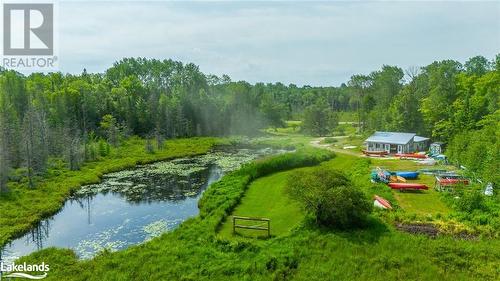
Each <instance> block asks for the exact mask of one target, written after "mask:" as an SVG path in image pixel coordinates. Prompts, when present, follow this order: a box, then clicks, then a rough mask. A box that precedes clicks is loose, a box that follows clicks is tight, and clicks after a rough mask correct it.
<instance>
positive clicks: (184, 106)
mask: <svg viewBox="0 0 500 281" xmlns="http://www.w3.org/2000/svg"><path fill="white" fill-rule="evenodd" d="M499 94H500V55H497V57H496V58H495V59H494V60H493V61H489V60H488V59H486V58H484V57H482V56H477V57H473V58H471V59H469V60H468V61H466V62H465V63H464V64H461V63H459V62H457V61H453V60H444V61H438V62H433V63H432V64H430V65H428V66H425V67H421V68H412V69H408V70H405V71H404V70H402V69H401V68H399V67H396V66H387V65H384V66H383V67H382V69H380V70H377V71H374V72H372V73H370V74H368V75H354V76H352V77H351V79H350V80H349V81H347V82H346V83H345V84H342V85H341V86H339V87H310V86H303V87H298V86H296V85H293V84H291V85H288V86H286V85H283V84H281V83H275V84H264V83H257V84H254V85H252V84H249V83H247V82H244V81H238V82H234V81H231V79H230V78H229V77H228V76H226V75H223V76H222V77H217V76H214V75H206V74H204V73H202V72H201V71H200V70H199V68H198V67H197V66H196V65H194V64H183V63H180V62H175V61H172V60H163V61H160V60H153V59H143V58H138V59H135V58H128V59H123V60H121V61H119V62H117V63H115V64H114V65H113V66H112V67H111V68H109V69H108V70H107V71H106V72H105V73H103V74H90V73H87V72H86V71H85V70H84V71H83V73H82V74H80V75H71V74H62V73H50V74H40V73H35V74H31V75H29V76H24V75H22V74H20V73H17V72H14V71H10V70H1V71H0V189H1V190H7V189H6V185H5V183H6V182H7V181H8V180H9V179H10V178H13V177H18V176H19V175H22V176H26V177H27V178H28V179H29V182H30V185H31V186H32V187H34V186H35V184H34V183H33V182H32V180H31V179H32V178H33V177H34V176H35V175H42V174H43V173H44V172H45V171H46V170H47V167H48V166H49V165H51V163H53V162H54V161H61V160H63V161H64V163H66V165H67V166H68V168H70V169H73V170H76V169H79V167H80V166H81V164H82V163H83V162H85V161H93V160H95V159H98V158H99V157H100V156H105V155H106V154H107V153H109V150H110V147H113V146H119V145H120V141H121V140H123V139H124V138H126V137H128V136H131V135H139V136H141V137H144V138H148V139H150V140H151V142H152V143H155V145H157V146H162V143H163V140H164V139H168V138H181V137H192V136H224V135H253V134H256V133H258V132H259V129H261V128H267V127H280V126H283V124H284V121H285V120H302V121H303V125H302V128H301V129H302V130H303V131H304V132H305V133H308V134H311V135H328V134H330V133H332V132H333V131H334V130H335V128H336V126H337V124H338V120H339V118H338V116H339V115H338V113H339V112H353V113H355V116H356V117H357V120H356V121H357V122H358V123H359V124H358V126H359V129H360V132H361V133H370V132H371V131H374V130H391V131H406V132H415V133H418V134H420V135H424V136H429V137H432V139H433V140H436V141H443V142H445V143H446V144H447V154H448V156H449V157H450V159H451V160H452V161H453V162H454V163H456V164H461V165H463V166H465V167H467V169H469V170H470V171H471V172H473V173H476V174H477V176H478V177H481V178H483V179H484V180H487V181H491V182H495V183H497V184H498V183H499V182H500V179H499V175H498V173H492V172H491V171H498V170H499V167H498V165H499V164H498V159H499V145H498V144H499V138H500V128H499V123H500V122H499V121H500V112H499V110H498V108H499V100H498V96H499Z"/></svg>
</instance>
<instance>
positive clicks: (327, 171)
mask: <svg viewBox="0 0 500 281" xmlns="http://www.w3.org/2000/svg"><path fill="white" fill-rule="evenodd" d="M287 192H288V193H289V194H290V196H291V197H292V198H293V199H295V200H297V201H299V202H300V203H301V204H302V205H303V206H304V208H305V210H306V212H308V213H309V214H311V215H313V216H314V217H315V219H316V223H317V224H319V225H323V226H333V227H337V228H341V229H345V228H353V227H356V226H360V225H361V224H362V223H363V222H364V221H365V218H366V216H367V215H368V214H369V213H370V212H371V204H370V202H369V201H368V200H367V198H366V197H365V194H364V193H363V192H362V191H361V190H360V189H359V188H357V187H355V186H354V185H353V183H352V182H351V181H350V180H349V179H348V178H347V177H346V176H345V175H344V174H343V173H342V172H340V171H338V170H334V169H331V168H326V167H318V168H315V169H312V170H309V171H298V172H297V173H294V174H293V175H291V176H290V177H289V179H288V185H287Z"/></svg>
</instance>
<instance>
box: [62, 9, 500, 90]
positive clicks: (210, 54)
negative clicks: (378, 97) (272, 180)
mask: <svg viewBox="0 0 500 281" xmlns="http://www.w3.org/2000/svg"><path fill="white" fill-rule="evenodd" d="M56 20H58V23H59V48H60V49H59V63H60V71H62V72H68V73H81V71H82V70H83V68H86V69H87V71H88V72H103V71H105V70H106V69H107V68H109V67H110V66H111V65H112V64H113V62H115V61H117V60H120V59H121V58H124V57H146V58H157V59H168V58H171V59H174V60H178V61H182V62H184V63H188V62H192V63H195V64H197V65H199V67H200V69H201V71H203V72H204V73H208V74H216V75H222V74H227V75H229V76H230V77H231V78H232V80H246V81H248V82H251V83H255V82H282V83H285V84H289V83H293V84H296V85H299V86H301V85H311V86H338V85H340V84H341V83H343V82H347V81H348V80H349V77H351V76H352V75H353V74H368V73H370V72H371V71H375V70H378V69H380V68H381V67H382V65H384V64H387V65H397V66H399V67H401V68H403V69H407V68H409V67H415V66H424V65H427V64H429V63H432V62H433V61H435V60H443V59H454V60H458V61H460V62H464V61H466V60H467V59H468V58H470V57H472V56H476V55H483V56H485V57H487V58H488V59H493V58H494V57H495V55H496V54H498V53H500V1H491V2H481V1H474V2H463V1H462V2H455V1H454V2H451V1H447V2H430V1H426V2H424V1H419V2H387V1H384V2H338V1H336V2H333V1H332V2H315V1H306V2H293V1H250V2H246V1H233V2H229V1H222V2H210V1H196V2H187V1H182V2H181V1H155V2H147V1H132V2H121V1H112V2H101V1H85V2H79V1H68V0H66V1H65V0H60V2H59V15H58V18H57V19H56Z"/></svg>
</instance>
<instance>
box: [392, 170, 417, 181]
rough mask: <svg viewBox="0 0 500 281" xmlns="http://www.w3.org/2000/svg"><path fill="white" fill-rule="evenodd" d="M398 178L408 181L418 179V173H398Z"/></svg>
mask: <svg viewBox="0 0 500 281" xmlns="http://www.w3.org/2000/svg"><path fill="white" fill-rule="evenodd" d="M396 176H400V177H403V178H405V179H407V180H412V179H416V178H418V172H396Z"/></svg>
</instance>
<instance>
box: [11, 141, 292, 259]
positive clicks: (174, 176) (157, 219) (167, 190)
mask: <svg viewBox="0 0 500 281" xmlns="http://www.w3.org/2000/svg"><path fill="white" fill-rule="evenodd" d="M279 152H282V151H277V150H272V149H265V150H261V149H259V150H253V149H229V150H217V151H212V152H209V153H207V154H203V155H198V156H194V157H184V158H179V159H174V160H170V161H162V162H157V163H153V164H148V165H140V166H138V167H136V168H135V169H128V170H124V171H118V172H113V173H109V174H106V175H104V176H103V177H102V182H101V183H98V184H91V185H86V186H83V187H82V188H81V189H79V190H78V191H76V192H75V193H74V194H73V195H72V196H71V198H70V201H69V203H68V204H69V206H68V208H69V209H68V208H66V207H65V208H63V210H62V212H61V213H62V214H64V215H63V216H62V218H61V219H57V217H56V220H57V222H58V225H59V228H57V227H56V228H54V229H53V230H52V229H51V228H50V227H47V229H46V231H40V233H42V234H43V233H47V234H49V233H51V232H52V234H54V232H57V233H56V234H55V236H56V237H58V239H54V235H53V236H52V240H51V242H49V245H45V244H46V243H44V242H45V241H47V237H48V236H47V235H46V236H47V237H45V236H43V237H42V236H40V235H39V236H38V237H39V239H38V238H37V239H28V240H29V241H36V240H40V241H41V242H42V244H43V246H45V247H46V246H59V247H60V246H63V247H71V248H73V249H74V250H75V252H76V253H77V254H78V256H79V257H81V258H91V257H93V256H94V255H95V254H96V253H98V252H101V251H103V250H107V251H111V252H112V251H116V250H120V249H124V248H126V247H128V246H130V245H133V244H138V243H142V242H143V241H148V240H150V239H152V238H153V237H157V236H159V235H161V234H162V233H164V232H166V231H169V230H172V229H174V228H175V227H177V226H178V225H179V224H180V223H182V222H183V221H184V220H186V219H187V218H189V217H192V216H195V215H196V214H198V208H197V201H198V198H199V196H201V194H202V192H203V191H204V190H205V188H206V187H207V186H208V185H210V184H211V183H213V182H215V181H217V180H218V179H219V178H221V177H222V176H223V175H224V174H225V173H229V172H231V171H233V170H235V169H237V168H239V167H240V166H241V165H242V164H244V163H247V162H249V161H251V160H254V159H256V158H257V157H261V156H263V155H269V154H273V153H279ZM73 203H74V205H75V206H74V207H71V205H72V204H73ZM150 205H153V206H158V207H157V208H155V207H147V206H150ZM142 206H144V207H142ZM82 210H84V212H82ZM82 216H83V218H82ZM68 217H71V218H75V219H80V220H81V219H83V220H84V221H85V222H86V223H87V224H85V223H83V224H81V225H76V226H75V225H73V226H72V227H69V226H67V223H69V222H67V219H68ZM123 218H127V219H126V220H124V221H123V222H122V221H120V220H123ZM49 220H50V219H49ZM49 220H44V221H49ZM44 221H43V222H44ZM61 222H63V223H64V225H66V226H64V227H63V228H61ZM94 224H95V225H94ZM66 229H72V230H73V232H72V233H71V234H70V235H69V236H71V237H72V238H70V239H68V238H67V236H68V235H67V231H66V232H65V230H66ZM89 229H91V231H92V233H91V234H88V233H87V231H88V230H89ZM59 233H60V234H59ZM57 235H60V236H57ZM24 238H25V237H22V238H19V239H17V240H15V242H16V243H13V245H14V246H7V247H6V249H7V250H9V249H12V250H16V249H21V251H23V252H22V253H24V254H27V253H29V252H30V251H35V250H36V249H41V248H43V247H42V246H40V247H35V246H34V245H33V244H31V246H30V247H31V248H28V249H26V248H25V247H24V246H23V245H24V242H23V243H21V242H19V243H18V240H19V241H20V240H22V241H25V240H23V239H24ZM55 240H58V241H55Z"/></svg>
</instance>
